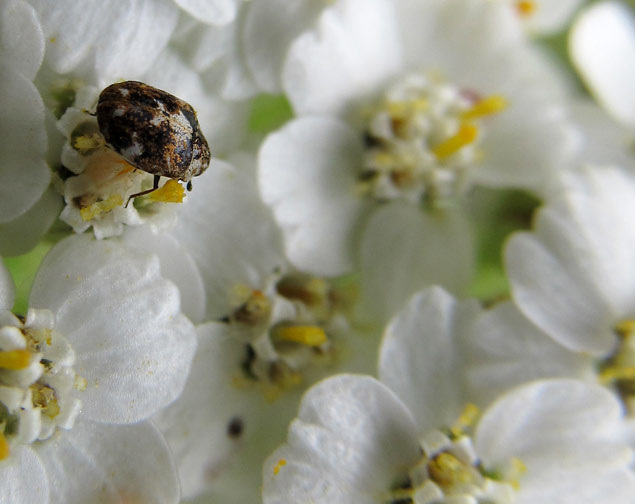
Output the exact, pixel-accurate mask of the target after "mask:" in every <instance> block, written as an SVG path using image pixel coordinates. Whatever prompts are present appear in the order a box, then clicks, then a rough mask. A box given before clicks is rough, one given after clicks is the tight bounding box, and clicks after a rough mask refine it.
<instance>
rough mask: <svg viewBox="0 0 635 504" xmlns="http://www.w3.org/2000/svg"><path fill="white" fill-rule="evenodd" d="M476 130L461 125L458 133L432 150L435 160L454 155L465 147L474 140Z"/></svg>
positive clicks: (469, 125) (468, 125) (473, 127)
mask: <svg viewBox="0 0 635 504" xmlns="http://www.w3.org/2000/svg"><path fill="white" fill-rule="evenodd" d="M477 135H478V128H477V127H476V126H474V125H473V124H462V125H461V127H460V128H459V131H457V133H456V134H455V135H453V136H451V137H450V138H448V139H446V140H444V141H443V142H441V143H440V144H438V145H437V146H436V147H434V148H433V149H432V152H433V154H434V155H435V156H436V157H437V159H445V158H448V157H450V156H451V155H453V154H456V153H457V152H458V151H459V150H461V149H462V148H463V147H465V146H466V145H469V144H471V143H472V142H473V141H474V140H476V136H477Z"/></svg>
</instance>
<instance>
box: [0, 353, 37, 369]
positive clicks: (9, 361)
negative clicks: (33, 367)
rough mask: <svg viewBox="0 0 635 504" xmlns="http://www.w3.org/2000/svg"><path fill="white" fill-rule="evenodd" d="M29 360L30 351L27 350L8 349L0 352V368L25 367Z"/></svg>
mask: <svg viewBox="0 0 635 504" xmlns="http://www.w3.org/2000/svg"><path fill="white" fill-rule="evenodd" d="M30 362H31V352H29V351H28V350H9V351H6V352H0V368H2V369H25V368H27V367H29V364H30Z"/></svg>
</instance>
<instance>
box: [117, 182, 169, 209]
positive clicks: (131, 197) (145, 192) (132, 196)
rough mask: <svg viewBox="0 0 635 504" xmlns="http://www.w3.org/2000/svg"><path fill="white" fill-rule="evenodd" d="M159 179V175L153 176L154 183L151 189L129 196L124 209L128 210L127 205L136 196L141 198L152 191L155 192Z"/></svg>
mask: <svg viewBox="0 0 635 504" xmlns="http://www.w3.org/2000/svg"><path fill="white" fill-rule="evenodd" d="M160 179H161V175H155V176H154V183H153V184H152V189H146V190H145V191H141V192H138V193H134V194H131V195H130V197H129V198H128V201H126V205H125V206H124V208H128V203H130V200H131V199H133V198H136V197H137V196H143V195H144V194H149V193H151V192H153V191H156V190H157V189H158V188H159V180H160Z"/></svg>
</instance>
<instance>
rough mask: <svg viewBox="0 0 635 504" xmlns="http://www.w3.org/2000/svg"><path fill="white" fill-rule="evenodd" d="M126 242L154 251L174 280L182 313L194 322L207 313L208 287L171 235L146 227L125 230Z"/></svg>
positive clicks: (162, 269) (164, 270)
mask: <svg viewBox="0 0 635 504" xmlns="http://www.w3.org/2000/svg"><path fill="white" fill-rule="evenodd" d="M122 239H123V241H124V243H126V244H127V245H130V246H132V247H135V248H138V249H141V250H144V251H145V252H146V253H154V254H156V255H157V256H158V257H159V261H160V262H161V276H162V277H163V278H167V279H168V280H171V281H172V282H174V283H175V285H176V286H177V287H178V288H179V293H180V295H181V306H182V310H183V313H184V314H185V315H187V316H188V317H189V319H190V320H191V321H192V322H194V323H195V324H197V323H199V322H201V321H202V320H203V317H204V315H205V287H204V286H203V280H202V278H201V273H200V272H199V270H198V267H197V266H196V264H195V263H194V260H193V259H192V257H191V256H190V255H189V254H188V252H187V250H186V249H184V248H183V247H182V246H181V245H180V244H179V242H178V241H177V240H176V239H175V238H174V237H172V236H170V235H168V234H155V233H153V232H152V231H151V230H150V229H148V228H147V227H145V226H137V227H133V228H128V229H126V231H125V233H124V235H123V237H122Z"/></svg>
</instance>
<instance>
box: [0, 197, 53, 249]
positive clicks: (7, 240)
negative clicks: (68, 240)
mask: <svg viewBox="0 0 635 504" xmlns="http://www.w3.org/2000/svg"><path fill="white" fill-rule="evenodd" d="M62 206H63V200H62V198H61V197H60V194H59V193H58V192H57V191H56V190H55V189H53V188H52V187H49V188H48V189H47V190H46V191H45V192H44V194H43V195H42V197H41V198H40V200H39V201H37V202H36V203H35V205H33V206H32V207H31V208H29V209H28V210H27V211H26V212H24V213H23V214H22V215H20V216H19V217H18V218H17V219H14V220H12V221H10V222H7V223H5V224H0V254H2V255H5V256H14V255H20V254H24V253H26V252H28V251H29V250H31V249H32V248H33V247H35V246H36V245H37V244H38V242H39V241H40V240H41V239H42V236H44V234H45V233H46V232H47V231H48V230H49V228H50V227H51V225H52V224H53V222H55V219H57V216H58V215H59V214H60V211H61V210H62Z"/></svg>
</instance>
